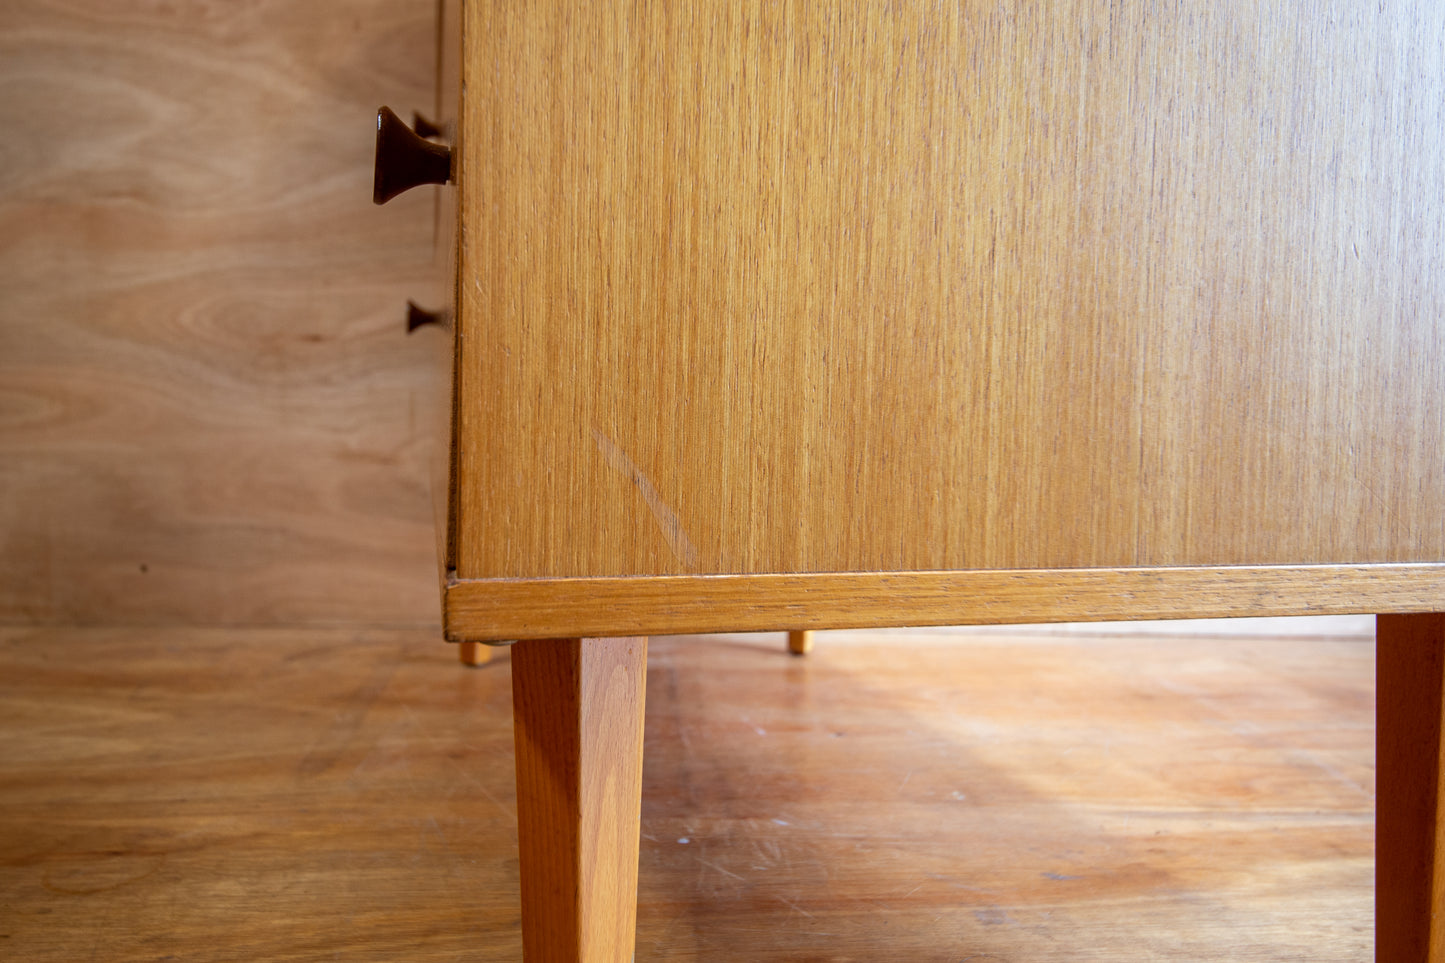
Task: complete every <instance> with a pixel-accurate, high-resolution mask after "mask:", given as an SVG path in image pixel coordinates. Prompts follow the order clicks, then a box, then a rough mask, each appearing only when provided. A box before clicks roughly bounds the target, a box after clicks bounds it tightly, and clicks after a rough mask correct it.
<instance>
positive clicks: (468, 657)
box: [457, 642, 492, 665]
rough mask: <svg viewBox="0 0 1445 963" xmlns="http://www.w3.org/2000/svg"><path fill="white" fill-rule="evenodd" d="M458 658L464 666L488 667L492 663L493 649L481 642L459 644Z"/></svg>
mask: <svg viewBox="0 0 1445 963" xmlns="http://www.w3.org/2000/svg"><path fill="white" fill-rule="evenodd" d="M457 657H458V658H459V659H461V662H462V665H486V664H487V663H488V662H490V661H492V647H491V646H490V645H483V644H482V643H480V642H460V643H458V644H457Z"/></svg>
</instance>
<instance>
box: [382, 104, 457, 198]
mask: <svg viewBox="0 0 1445 963" xmlns="http://www.w3.org/2000/svg"><path fill="white" fill-rule="evenodd" d="M451 179H452V150H451V148H450V147H448V146H446V145H445V144H434V143H432V142H431V141H429V140H427V139H426V138H425V137H422V136H420V135H419V134H417V132H416V131H414V130H412V129H411V128H410V127H408V126H406V122H405V121H404V120H402V119H401V118H400V117H398V116H396V114H395V113H394V112H393V111H392V109H391V108H390V107H383V108H381V109H380V110H378V111H377V112H376V176H375V179H374V180H373V181H372V187H371V199H372V200H373V201H374V202H375V203H377V204H385V203H386V202H387V201H389V200H391V199H392V198H393V197H395V196H396V195H398V194H400V193H401V192H402V191H405V190H410V189H411V188H413V187H417V186H418V185H421V184H446V183H448V182H449V181H450V180H451Z"/></svg>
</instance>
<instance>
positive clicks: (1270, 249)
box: [457, 0, 1445, 578]
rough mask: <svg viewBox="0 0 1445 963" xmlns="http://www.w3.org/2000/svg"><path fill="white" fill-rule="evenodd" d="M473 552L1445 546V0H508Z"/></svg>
mask: <svg viewBox="0 0 1445 963" xmlns="http://www.w3.org/2000/svg"><path fill="white" fill-rule="evenodd" d="M466 17H467V20H466V24H465V27H464V34H465V36H464V50H465V64H464V70H465V71H466V78H465V82H466V96H467V98H468V99H467V103H466V106H465V111H464V117H463V127H464V133H463V136H464V138H465V147H464V154H463V164H462V170H461V184H460V190H461V198H460V202H461V205H462V211H463V214H462V218H463V224H462V227H463V237H462V243H461V269H462V276H463V277H462V291H461V295H462V312H463V314H462V325H463V330H462V335H463V352H464V353H463V368H462V372H461V374H462V380H461V386H462V393H463V406H462V410H461V423H460V424H461V436H460V445H461V453H460V461H459V472H460V475H459V478H460V485H461V487H460V493H459V494H460V511H461V522H462V526H461V531H460V540H459V542H458V546H457V548H458V554H457V570H458V574H459V575H460V576H461V577H462V578H497V577H546V576H584V575H594V576H596V575H642V574H666V573H687V572H699V573H707V572H723V573H761V572H830V571H886V570H903V571H916V570H962V569H979V568H1035V567H1075V566H1141V565H1163V564H1207V565H1214V564H1234V563H1299V562H1386V561H1420V560H1432V561H1433V560H1440V559H1442V558H1445V457H1442V451H1441V444H1440V439H1441V437H1442V435H1445V409H1442V403H1445V402H1442V399H1445V365H1442V364H1440V358H1441V357H1442V344H1441V340H1442V335H1441V328H1442V325H1441V317H1442V304H1445V296H1442V295H1445V288H1442V285H1445V270H1441V269H1440V268H1441V264H1440V254H1439V251H1440V250H1442V249H1445V246H1442V242H1445V236H1442V234H1445V231H1442V224H1441V208H1440V203H1441V200H1440V199H1441V198H1442V197H1445V159H1442V158H1445V149H1442V146H1445V145H1441V144H1440V143H1439V139H1440V132H1441V131H1442V130H1445V123H1442V118H1441V111H1442V108H1441V104H1442V103H1445V83H1442V77H1445V65H1442V55H1441V52H1440V51H1441V44H1442V38H1445V26H1442V17H1445V12H1442V10H1441V8H1440V7H1439V5H1438V4H1431V3H1426V2H1424V0H1392V2H1385V3H1381V4H1370V5H1354V6H1347V7H1340V8H1333V7H1332V8H1329V9H1325V8H1323V7H1321V6H1320V5H1318V4H1313V3H1303V2H1296V3H1286V4H1225V5H1220V4H1207V3H1202V2H1187V3H1181V4H1174V5H1170V6H1168V7H1167V8H1164V9H1154V8H1148V9H1146V8H1144V7H1131V6H1129V5H1117V4H1113V5H1111V4H1104V3H1102V2H1080V3H1071V4H1046V5H1035V6H1032V7H1028V8H1021V9H1014V8H1008V9H1005V8H1002V7H987V6H985V5H960V4H949V3H942V2H936V3H927V2H925V3H916V4H884V3H882V2H865V3H855V2H849V3H842V2H821V3H807V4H801V3H742V4H739V3H732V2H723V0H716V2H700V3H694V4H688V5H685V7H682V8H677V7H674V6H672V5H667V4H661V3H647V2H644V3H626V4H624V3H622V2H620V0H618V2H597V3H589V4H585V5H572V4H526V5H523V4H481V3H478V4H472V5H470V7H469V9H468V11H467V13H466Z"/></svg>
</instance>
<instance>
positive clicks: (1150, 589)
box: [444, 565, 1445, 640]
mask: <svg viewBox="0 0 1445 963" xmlns="http://www.w3.org/2000/svg"><path fill="white" fill-rule="evenodd" d="M1442 604H1445V565H1355V566H1350V565H1320V566H1304V567H1298V566H1295V567H1291V566H1279V567H1248V566H1229V567H1225V568H1217V569H1215V568H1184V567H1179V568H1163V569H1021V570H1016V571H1000V572H892V573H881V572H861V573H841V574H815V575H713V576H697V575H693V576H688V575H674V576H665V577H642V578H576V579H498V580H492V581H486V580H474V581H466V580H461V581H452V582H449V583H448V584H447V587H446V597H445V601H444V609H445V613H444V615H445V628H446V634H447V637H448V638H450V639H453V640H489V639H517V638H548V637H553V636H556V635H557V632H558V630H560V629H564V628H565V629H568V630H570V631H578V630H584V631H587V632H591V633H593V634H595V635H642V634H648V635H670V634H680V633H689V632H767V631H783V630H788V631H795V630H797V629H798V627H799V626H803V627H806V628H811V629H829V628H835V629H836V628H870V627H872V628H882V627H886V626H893V625H915V626H917V625H991V624H1006V623H1030V622H1095V621H1114V620H1130V619H1205V618H1227V617H1230V616H1270V615H1345V614H1350V613H1361V612H1363V613H1372V612H1374V613H1378V612H1432V611H1435V610H1437V609H1439V608H1440V607H1441V605H1442Z"/></svg>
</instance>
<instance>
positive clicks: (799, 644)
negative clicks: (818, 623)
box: [788, 632, 813, 655]
mask: <svg viewBox="0 0 1445 963" xmlns="http://www.w3.org/2000/svg"><path fill="white" fill-rule="evenodd" d="M788 651H789V652H791V653H793V654H794V655H807V654H808V653H809V652H812V651H813V633H812V632H789V633H788Z"/></svg>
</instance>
